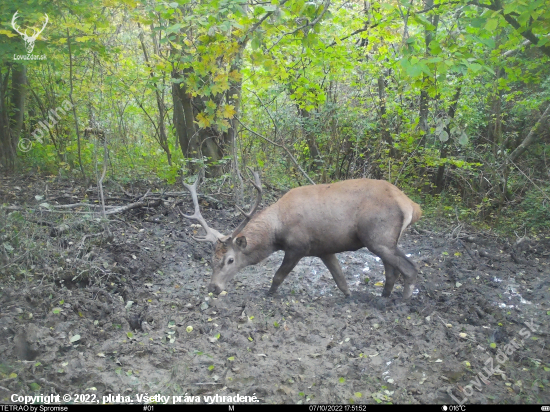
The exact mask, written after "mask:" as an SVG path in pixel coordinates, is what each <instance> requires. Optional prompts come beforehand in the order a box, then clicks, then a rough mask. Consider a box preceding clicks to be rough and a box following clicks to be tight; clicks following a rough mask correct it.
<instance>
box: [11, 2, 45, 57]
mask: <svg viewBox="0 0 550 412" xmlns="http://www.w3.org/2000/svg"><path fill="white" fill-rule="evenodd" d="M18 13H19V11H16V12H15V14H14V15H13V17H12V19H11V26H12V27H13V29H14V30H15V31H16V32H17V33H19V34H20V35H21V36H23V40H24V41H25V48H26V49H27V53H29V54H30V53H32V50H33V49H34V42H35V41H36V39H37V38H38V35H39V34H40V33H42V32H43V31H44V28H46V25H47V24H48V15H47V14H45V13H44V15H45V16H46V21H44V25H43V26H42V28H41V29H40V30H37V29H36V28H34V27H30V28H27V29H25V31H24V32H21V31H19V29H20V27H19V26H18V25H17V22H16V20H17V14H18ZM28 30H32V31H33V33H32V35H31V36H29V35H27V31H28Z"/></svg>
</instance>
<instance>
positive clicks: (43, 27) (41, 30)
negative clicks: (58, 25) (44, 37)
mask: <svg viewBox="0 0 550 412" xmlns="http://www.w3.org/2000/svg"><path fill="white" fill-rule="evenodd" d="M44 15H45V16H46V21H45V22H44V24H43V25H42V28H41V29H40V31H39V32H38V33H36V37H38V35H39V34H40V33H42V32H43V31H44V29H45V28H46V25H47V24H48V20H49V17H48V15H47V14H46V13H44ZM34 36H35V35H33V37H34Z"/></svg>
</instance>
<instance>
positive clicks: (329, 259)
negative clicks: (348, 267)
mask: <svg viewBox="0 0 550 412" xmlns="http://www.w3.org/2000/svg"><path fill="white" fill-rule="evenodd" d="M320 258H321V260H322V261H323V263H324V264H325V266H326V267H327V268H328V270H330V273H331V274H332V277H333V278H334V281H335V282H336V285H337V286H338V288H339V289H340V290H341V291H342V292H344V295H346V297H350V296H351V292H350V291H349V288H348V283H347V282H346V278H345V276H344V273H343V272H342V267H341V266H340V262H338V258H337V257H336V255H334V254H331V255H324V256H320Z"/></svg>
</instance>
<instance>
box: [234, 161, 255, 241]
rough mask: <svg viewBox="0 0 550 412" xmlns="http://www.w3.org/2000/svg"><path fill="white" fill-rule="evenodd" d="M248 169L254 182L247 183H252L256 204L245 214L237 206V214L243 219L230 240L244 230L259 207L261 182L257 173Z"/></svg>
mask: <svg viewBox="0 0 550 412" xmlns="http://www.w3.org/2000/svg"><path fill="white" fill-rule="evenodd" d="M248 169H249V170H250V171H251V172H252V174H253V175H254V181H252V180H249V181H250V183H252V185H253V186H254V188H255V189H256V191H257V193H256V202H255V203H254V206H252V208H251V209H250V211H249V212H248V213H245V212H244V210H242V209H241V208H240V207H238V206H237V209H238V210H239V212H241V213H242V214H243V215H244V218H245V219H244V220H243V221H242V222H241V224H240V225H239V226H238V227H237V228H236V229H235V230H234V231H233V233H232V234H231V237H232V238H235V237H236V236H237V235H238V234H239V233H240V232H241V231H242V230H243V229H244V228H245V226H246V225H247V224H248V222H250V219H252V217H253V216H254V214H255V213H256V210H257V209H258V206H260V202H261V201H262V182H261V181H260V175H259V174H258V172H255V171H254V170H252V169H251V168H250V167H249V168H248Z"/></svg>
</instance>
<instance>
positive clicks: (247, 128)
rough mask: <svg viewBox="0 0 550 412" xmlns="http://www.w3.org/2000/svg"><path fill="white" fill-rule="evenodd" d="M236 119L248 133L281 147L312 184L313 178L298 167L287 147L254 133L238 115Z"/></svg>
mask: <svg viewBox="0 0 550 412" xmlns="http://www.w3.org/2000/svg"><path fill="white" fill-rule="evenodd" d="M236 119H237V121H238V122H239V123H240V125H241V126H242V127H244V128H245V129H246V130H248V131H249V132H250V133H252V134H253V135H255V136H257V137H259V138H260V139H264V140H265V141H266V142H268V143H271V144H272V145H273V146H277V147H280V148H281V149H283V150H284V151H285V152H286V154H287V155H288V156H289V157H290V160H292V163H294V165H295V166H296V167H297V168H298V169H299V170H300V172H302V174H303V175H304V177H305V178H306V179H307V180H308V181H309V182H310V183H311V184H312V185H314V184H315V182H314V181H313V180H311V178H310V177H309V176H308V175H307V173H306V172H305V171H304V169H302V168H301V167H300V165H299V164H298V161H297V160H296V158H295V157H294V156H292V153H290V150H288V149H287V147H286V146H285V145H283V144H281V143H277V142H274V141H273V140H271V139H268V138H267V137H265V136H262V135H261V134H259V133H256V132H255V131H254V130H252V129H250V128H249V127H248V126H246V125H245V124H244V123H243V122H241V119H239V118H238V117H237V118H236Z"/></svg>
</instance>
